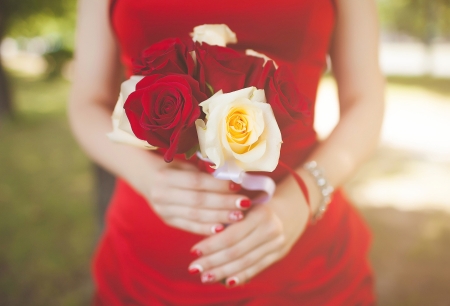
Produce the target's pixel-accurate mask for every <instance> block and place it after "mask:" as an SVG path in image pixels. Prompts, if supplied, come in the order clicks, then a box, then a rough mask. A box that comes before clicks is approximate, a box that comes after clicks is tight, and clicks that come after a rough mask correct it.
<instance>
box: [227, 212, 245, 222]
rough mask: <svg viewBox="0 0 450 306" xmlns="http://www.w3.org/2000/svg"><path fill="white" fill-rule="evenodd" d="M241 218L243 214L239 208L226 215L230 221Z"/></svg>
mask: <svg viewBox="0 0 450 306" xmlns="http://www.w3.org/2000/svg"><path fill="white" fill-rule="evenodd" d="M243 218H244V214H243V213H242V211H240V210H238V211H232V212H230V214H229V215H228V219H230V220H231V221H239V220H242V219H243Z"/></svg>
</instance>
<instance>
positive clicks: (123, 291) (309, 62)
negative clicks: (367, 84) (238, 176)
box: [95, 0, 368, 305]
mask: <svg viewBox="0 0 450 306" xmlns="http://www.w3.org/2000/svg"><path fill="white" fill-rule="evenodd" d="M335 9H336V8H335V5H334V2H333V1H332V0H296V1H294V0H278V1H256V0H240V1H235V0H231V1H225V0H215V1H211V0H190V1H180V0H164V1H150V0H112V3H111V11H110V13H111V21H112V26H113V29H114V32H115V34H116V36H117V39H118V42H119V46H120V49H121V59H122V62H123V64H124V65H125V67H126V71H127V74H128V75H129V74H130V72H131V64H132V60H133V58H135V57H137V56H138V55H139V54H140V53H141V51H142V50H143V49H145V48H146V47H147V46H149V45H150V44H152V43H155V42H157V41H160V40H162V39H164V38H167V37H177V36H184V35H186V34H187V33H190V32H192V29H193V27H194V26H197V25H201V24H208V23H209V24H212V23H215V24H217V23H225V24H227V25H228V26H229V27H230V28H231V30H233V31H234V32H235V33H236V35H237V38H238V43H237V44H236V45H234V46H232V47H233V48H235V49H238V50H244V49H247V48H249V49H254V50H256V51H258V52H261V53H265V54H266V55H268V56H269V57H271V58H273V59H274V60H275V61H276V62H277V63H278V64H285V65H288V66H289V67H290V69H291V70H292V72H293V73H294V75H295V76H296V78H297V81H298V83H297V84H298V86H299V88H300V90H301V91H302V92H303V94H305V95H306V96H307V97H308V98H309V99H310V100H311V101H315V96H316V91H317V86H318V82H319V79H320V76H321V75H322V72H323V70H324V69H325V66H326V55H327V51H328V48H329V44H330V39H331V35H332V31H333V26H334V20H335ZM311 110H312V111H313V105H312V109H311ZM316 144H317V140H316V134H315V132H314V130H313V128H312V125H304V124H302V123H300V124H298V125H296V126H293V127H291V128H290V130H289V131H287V132H286V134H285V135H283V147H282V151H281V159H282V160H283V161H284V162H285V163H287V164H289V165H291V166H292V167H296V166H299V165H300V164H301V163H302V162H303V161H304V159H305V158H306V156H307V155H308V154H309V153H310V152H311V150H312V149H313V148H314V146H315V145H316ZM271 175H272V177H274V178H275V179H276V180H279V179H281V178H282V177H283V176H285V175H286V173H285V172H284V171H282V170H280V169H277V170H276V171H275V173H273V174H271ZM355 231H356V232H355ZM201 239H202V237H200V236H196V235H192V234H189V233H186V232H183V231H181V230H177V229H174V228H171V227H168V226H166V225H165V224H164V223H163V222H162V221H161V220H160V219H159V218H158V217H157V216H156V215H155V214H154V213H153V211H152V210H151V209H150V207H149V205H148V204H147V203H146V202H145V200H144V199H143V198H142V197H140V196H139V195H138V194H136V193H135V192H134V191H133V190H132V189H131V188H130V187H129V186H128V185H127V184H126V183H125V182H124V181H122V180H119V182H118V186H117V188H116V192H115V195H114V198H113V200H112V203H111V206H110V208H109V212H108V227H107V230H106V233H105V237H104V240H103V242H102V245H101V246H100V249H99V251H98V254H97V260H96V268H95V269H96V271H97V272H96V274H97V279H98V280H97V281H98V282H99V283H101V282H105V281H106V280H105V278H102V279H100V278H101V277H100V276H99V275H100V274H101V273H100V271H102V270H104V271H107V270H108V271H110V273H112V274H113V272H112V271H115V272H114V273H116V274H117V275H120V281H117V283H115V282H114V281H111V280H109V283H110V284H109V286H110V288H112V287H113V288H115V289H114V291H115V293H114V294H116V295H117V296H127V298H131V299H132V300H133V299H134V300H133V303H135V304H143V305H158V303H160V301H162V300H163V301H165V302H164V303H163V304H170V303H173V304H176V305H201V304H205V305H214V304H221V305H224V304H227V301H228V303H231V304H233V305H235V304H236V302H235V301H238V300H239V301H241V302H242V303H245V304H246V305H273V304H275V303H279V304H282V305H298V302H299V301H303V302H304V303H306V304H307V305H309V303H314V304H316V305H317V304H324V303H322V302H325V301H327V302H329V301H331V300H333V301H335V302H336V301H338V299H339V298H340V299H342V301H344V300H346V299H348V298H349V296H348V295H349V293H348V292H347V291H346V290H347V289H345V288H347V287H348V286H349V284H351V281H350V280H348V279H346V277H348V276H349V275H352V273H351V272H352V271H353V272H354V269H356V268H355V267H353V268H352V267H349V265H351V261H352V260H355V263H356V259H354V258H353V257H352V256H353V255H352V254H353V253H354V251H355V249H354V247H355V246H354V245H355V243H356V244H357V245H359V247H360V251H359V252H360V253H361V252H366V251H367V247H368V234H367V230H366V229H365V227H364V225H363V224H362V223H361V221H360V219H359V217H358V216H357V215H356V214H355V213H354V211H353V210H352V209H351V208H350V206H349V204H348V203H347V201H346V200H345V198H344V197H343V196H342V194H341V193H340V192H339V193H338V194H337V196H335V198H334V200H333V202H332V203H331V205H330V208H329V211H328V212H327V213H326V214H325V217H324V218H323V219H322V220H321V221H320V222H319V224H317V225H315V226H310V227H309V228H308V229H307V230H306V232H305V233H304V235H303V236H302V237H301V239H300V240H299V241H298V243H297V244H296V245H295V246H294V247H293V249H292V251H291V252H290V253H289V255H288V256H287V257H286V258H284V259H283V260H282V261H280V262H278V263H276V264H274V265H273V266H271V267H270V268H268V269H267V270H265V271H264V272H262V273H261V274H259V275H258V276H257V277H255V278H254V279H253V280H252V281H251V282H250V283H249V284H246V285H245V286H242V287H238V288H235V289H232V290H229V289H226V288H225V287H224V286H223V285H221V284H215V285H209V286H205V285H203V284H201V283H200V281H199V280H198V279H197V278H196V277H193V276H191V275H189V273H188V272H187V268H188V265H189V263H190V262H192V260H193V258H192V257H191V255H190V254H189V250H190V248H191V247H192V246H193V245H194V244H195V243H196V242H198V241H199V240H201ZM107 252H110V253H111V252H114V254H113V255H111V254H109V257H110V258H109V261H108V260H106V257H107V256H108V255H107V254H106V253H107ZM112 258H113V259H112ZM125 263H126V264H125ZM360 267H361V265H359V268H360ZM103 274H104V273H103ZM339 282H340V283H341V284H339ZM329 283H333V284H334V285H330V284H329ZM324 286H325V287H327V288H328V289H327V291H326V292H327V293H326V294H325V295H324V294H320V291H318V290H324ZM105 290H106V289H105ZM175 291H176V292H177V293H176V294H173V292H175ZM110 294H111V295H112V294H113V293H110ZM331 296H333V298H332V299H331V300H330V297H331ZM255 297H258V298H257V299H255ZM158 301H159V302H158ZM321 301H322V302H321ZM133 303H130V304H133ZM252 303H254V304H252ZM133 305H134V304H133ZM335 305H339V303H337V304H335Z"/></svg>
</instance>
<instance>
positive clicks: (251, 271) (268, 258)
mask: <svg viewBox="0 0 450 306" xmlns="http://www.w3.org/2000/svg"><path fill="white" fill-rule="evenodd" d="M337 4H338V8H337V23H336V28H335V33H334V38H333V41H332V46H331V59H332V63H333V72H334V75H335V78H336V80H337V83H338V87H339V100H340V109H341V116H340V121H339V123H338V125H337V126H336V128H335V129H334V131H333V132H332V133H331V135H330V136H329V138H328V139H327V140H325V141H324V142H322V143H321V144H320V145H319V146H318V148H317V149H316V150H315V151H314V152H313V153H312V154H311V156H309V158H308V160H315V161H317V163H318V164H319V165H320V167H321V168H322V169H323V170H324V172H325V174H326V177H327V179H328V181H329V183H330V184H331V185H332V186H339V185H341V184H342V183H343V182H344V181H345V180H346V179H347V178H348V177H349V176H350V174H351V173H352V172H353V171H355V169H356V168H357V167H358V166H359V165H360V164H361V163H362V162H363V161H364V160H365V159H366V158H367V157H368V156H369V155H370V154H371V153H372V151H373V150H374V148H375V147H376V144H377V141H378V137H379V133H380V129H381V123H382V117H383V108H384V107H383V105H384V98H383V95H384V94H383V90H384V80H383V77H382V75H381V72H380V69H379V67H378V22H377V14H376V5H375V1H359V0H337ZM297 172H298V174H299V175H300V176H301V177H302V178H303V179H304V180H305V182H306V184H307V187H308V190H309V194H310V199H311V206H312V211H313V214H314V213H315V212H316V211H317V209H318V206H319V203H320V201H321V195H320V190H319V188H318V187H317V185H316V182H315V180H314V178H312V177H311V176H310V174H309V173H308V172H307V171H305V170H304V169H297ZM307 216H308V207H307V204H306V201H305V198H304V196H303V195H302V194H301V192H300V190H299V188H298V186H297V183H296V182H295V180H294V179H293V178H292V177H291V176H290V177H288V178H287V179H285V180H284V181H283V182H281V183H280V184H279V185H278V187H277V191H276V193H275V196H274V197H273V199H272V201H271V202H270V203H269V204H267V205H261V206H258V207H255V208H253V209H252V210H251V211H250V212H249V213H248V215H247V218H246V220H244V221H243V222H241V223H238V224H234V225H232V226H230V227H229V228H227V229H226V230H225V231H224V232H223V233H220V234H219V235H216V236H213V237H210V238H207V239H205V240H203V241H201V242H200V243H198V244H196V245H195V246H194V247H193V249H198V250H200V251H201V252H202V253H203V254H204V256H203V257H202V258H199V259H197V260H195V261H194V262H193V263H192V264H191V267H192V265H200V266H202V267H203V271H204V272H203V274H202V280H204V281H208V279H213V280H214V281H217V280H221V279H225V278H227V279H228V281H231V280H232V277H237V279H238V280H239V281H240V282H246V281H248V280H249V279H251V278H252V277H253V276H255V275H256V274H257V273H259V272H261V271H262V270H263V269H265V268H266V267H268V266H269V265H271V264H273V263H274V262H275V261H277V260H279V259H281V258H282V257H284V256H285V255H286V254H287V252H288V251H289V250H290V248H291V247H292V246H293V245H294V243H295V242H296V241H297V240H298V238H299V237H300V235H301V234H302V233H303V231H304V229H305V227H306V225H307V222H308V218H307ZM316 226H322V225H321V224H320V223H319V224H317V225H316ZM234 280H236V279H234Z"/></svg>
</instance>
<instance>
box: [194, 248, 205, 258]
mask: <svg viewBox="0 0 450 306" xmlns="http://www.w3.org/2000/svg"><path fill="white" fill-rule="evenodd" d="M191 254H192V255H194V256H195V257H200V256H202V255H203V253H202V251H200V250H199V249H193V250H191Z"/></svg>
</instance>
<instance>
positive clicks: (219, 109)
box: [195, 87, 282, 172]
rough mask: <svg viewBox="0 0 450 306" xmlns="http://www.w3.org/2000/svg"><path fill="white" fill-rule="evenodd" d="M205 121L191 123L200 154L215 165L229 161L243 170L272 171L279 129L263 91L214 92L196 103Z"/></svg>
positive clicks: (218, 165) (275, 160) (279, 143)
mask: <svg viewBox="0 0 450 306" xmlns="http://www.w3.org/2000/svg"><path fill="white" fill-rule="evenodd" d="M200 106H201V107H202V108H203V112H204V113H205V114H206V120H207V121H206V124H205V122H204V121H203V120H201V119H198V120H197V121H196V122H195V124H196V127H197V133H198V138H199V144H200V149H201V152H202V155H203V157H205V158H208V159H209V160H210V161H211V162H213V163H214V164H215V167H214V168H219V167H221V166H223V165H224V163H225V162H228V161H233V162H234V163H235V164H236V165H237V166H238V167H239V168H241V169H242V170H244V171H268V172H271V171H273V170H275V168H276V166H277V164H278V160H279V158H280V149H281V143H282V140H281V132H280V129H279V127H278V124H277V122H276V120H275V116H274V115H273V111H272V108H271V106H270V104H268V103H267V102H266V98H265V95H264V90H258V89H256V88H255V87H249V88H244V89H241V90H238V91H234V92H230V93H226V94H224V93H222V91H219V92H217V93H216V94H215V95H214V96H212V97H211V98H209V99H208V100H206V101H204V102H202V103H200Z"/></svg>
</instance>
